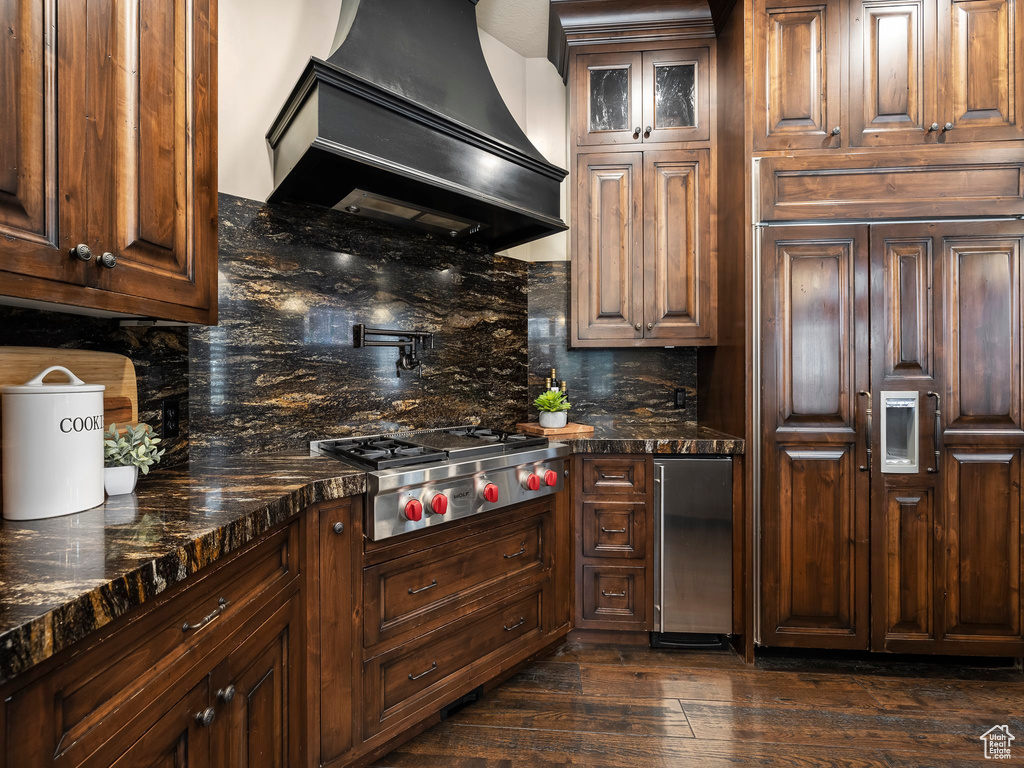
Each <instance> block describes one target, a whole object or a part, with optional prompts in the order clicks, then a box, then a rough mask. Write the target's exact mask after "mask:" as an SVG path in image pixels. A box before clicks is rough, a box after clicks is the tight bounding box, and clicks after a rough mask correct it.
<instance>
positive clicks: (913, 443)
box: [881, 390, 920, 474]
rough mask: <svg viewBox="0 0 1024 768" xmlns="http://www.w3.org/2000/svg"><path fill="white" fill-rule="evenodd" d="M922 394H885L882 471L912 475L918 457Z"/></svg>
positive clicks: (917, 467) (915, 468) (891, 392)
mask: <svg viewBox="0 0 1024 768" xmlns="http://www.w3.org/2000/svg"><path fill="white" fill-rule="evenodd" d="M919 401H920V395H919V393H917V392H915V391H910V390H908V391H902V392H900V391H888V392H882V408H881V410H882V425H881V426H882V446H881V447H882V471H883V472H890V473H903V474H912V473H916V472H917V471H918V470H919V468H920V462H919V458H918V442H919V441H918V433H919V408H918V404H919Z"/></svg>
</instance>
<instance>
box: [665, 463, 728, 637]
mask: <svg viewBox="0 0 1024 768" xmlns="http://www.w3.org/2000/svg"><path fill="white" fill-rule="evenodd" d="M654 535H655V554H654V558H655V562H654V574H655V576H654V621H655V633H656V634H655V637H654V644H655V645H661V646H670V647H706V646H708V645H720V644H721V643H722V642H723V641H724V638H725V636H727V635H729V634H730V633H731V632H732V459H731V458H728V457H710V456H709V457H704V456H700V457H696V456H671V457H665V458H656V459H655V460H654Z"/></svg>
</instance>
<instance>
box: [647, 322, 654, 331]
mask: <svg viewBox="0 0 1024 768" xmlns="http://www.w3.org/2000/svg"><path fill="white" fill-rule="evenodd" d="M652 328H654V323H648V324H647V330H648V331H649V330H651V329H652Z"/></svg>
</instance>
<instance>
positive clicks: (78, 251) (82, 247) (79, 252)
mask: <svg viewBox="0 0 1024 768" xmlns="http://www.w3.org/2000/svg"><path fill="white" fill-rule="evenodd" d="M71 258H73V259H78V260H79V261H92V249H91V248H89V246H88V245H86V244H85V243H79V244H78V245H76V246H75V247H74V248H72V249H71Z"/></svg>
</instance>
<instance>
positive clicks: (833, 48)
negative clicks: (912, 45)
mask: <svg viewBox="0 0 1024 768" xmlns="http://www.w3.org/2000/svg"><path fill="white" fill-rule="evenodd" d="M839 9H840V2H839V0H827V2H824V3H815V4H809V5H808V4H805V3H800V2H797V0H756V2H755V3H754V23H755V26H756V28H757V29H758V30H759V32H758V33H756V34H755V35H754V114H755V119H754V148H755V149H821V148H827V147H838V146H839V145H840V141H839V139H840V137H839V135H838V134H833V133H832V131H833V129H834V128H838V127H840V116H841V111H840V86H839V83H840V13H839Z"/></svg>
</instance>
